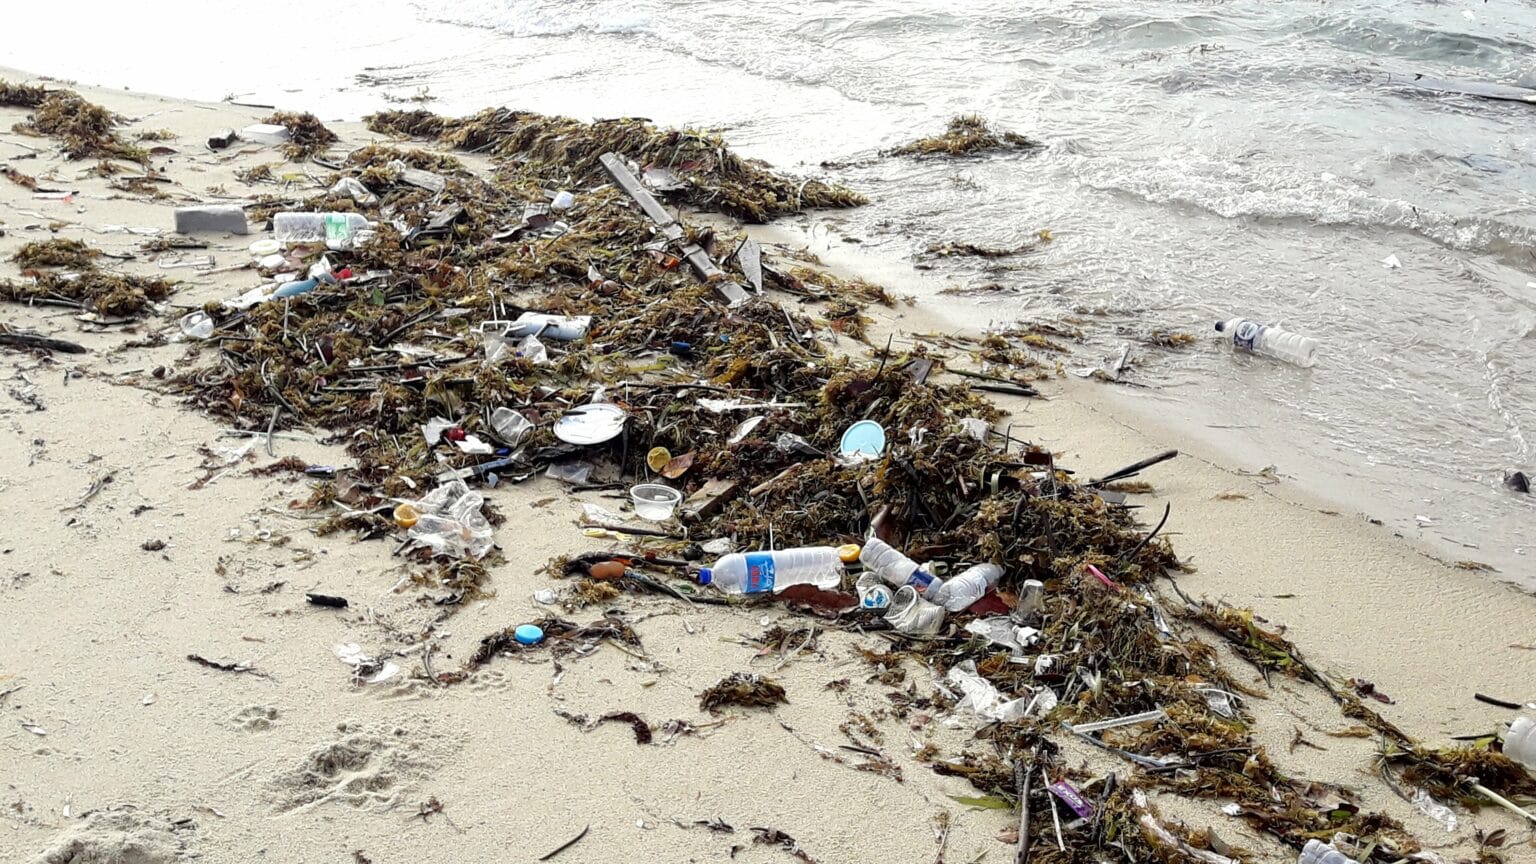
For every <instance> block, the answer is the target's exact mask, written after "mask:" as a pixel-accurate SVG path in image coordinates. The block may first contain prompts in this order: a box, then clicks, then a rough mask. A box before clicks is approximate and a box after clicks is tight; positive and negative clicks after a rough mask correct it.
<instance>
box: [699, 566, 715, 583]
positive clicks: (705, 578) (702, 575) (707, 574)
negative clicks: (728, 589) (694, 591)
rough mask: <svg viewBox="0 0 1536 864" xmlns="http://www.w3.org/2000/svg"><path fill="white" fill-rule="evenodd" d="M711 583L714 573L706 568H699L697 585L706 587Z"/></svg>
mask: <svg viewBox="0 0 1536 864" xmlns="http://www.w3.org/2000/svg"><path fill="white" fill-rule="evenodd" d="M713 581H715V571H713V570H711V569H709V568H708V567H701V568H699V584H700V585H708V584H709V583H711V582H713Z"/></svg>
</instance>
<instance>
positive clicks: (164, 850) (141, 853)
mask: <svg viewBox="0 0 1536 864" xmlns="http://www.w3.org/2000/svg"><path fill="white" fill-rule="evenodd" d="M196 832H197V823H196V822H194V821H192V820H191V819H185V818H176V817H173V816H169V815H167V814H164V813H144V812H141V811H140V810H138V809H137V808H135V807H133V806H132V805H120V806H117V807H109V808H107V809H105V810H93V811H91V812H90V813H87V814H85V815H84V816H82V817H81V818H80V819H78V820H76V821H75V822H73V823H72V824H70V825H69V826H68V827H66V828H65V829H64V830H63V831H61V832H59V835H58V837H57V838H55V839H54V841H53V845H52V846H49V847H48V848H47V849H45V850H43V853H42V854H41V855H38V856H37V857H36V858H34V859H32V862H33V864H81V862H90V864H176V862H179V861H184V860H187V859H189V858H194V857H196V854H195V853H194V852H192V851H191V850H190V849H189V848H188V847H189V844H190V843H191V841H192V837H193V835H194V834H195V833H196Z"/></svg>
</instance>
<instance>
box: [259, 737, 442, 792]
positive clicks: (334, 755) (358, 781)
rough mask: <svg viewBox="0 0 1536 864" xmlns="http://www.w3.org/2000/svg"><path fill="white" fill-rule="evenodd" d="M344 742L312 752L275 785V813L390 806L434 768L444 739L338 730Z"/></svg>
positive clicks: (341, 740) (273, 788)
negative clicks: (329, 805)
mask: <svg viewBox="0 0 1536 864" xmlns="http://www.w3.org/2000/svg"><path fill="white" fill-rule="evenodd" d="M337 731H338V732H340V733H341V734H340V736H339V737H338V738H337V739H336V740H334V741H330V742H327V743H325V744H321V745H320V746H318V747H316V748H315V749H313V750H311V751H310V752H309V753H308V755H306V756H305V757H304V758H303V760H302V761H300V763H299V765H298V766H297V767H295V768H293V769H291V770H289V771H285V772H283V773H282V774H280V775H278V777H277V778H276V779H275V780H274V781H273V782H272V783H271V785H270V790H271V793H272V799H273V801H274V802H275V803H276V805H277V809H278V810H280V811H283V812H291V811H295V810H301V809H309V808H311V807H315V806H318V805H320V804H324V803H326V802H329V801H340V802H343V803H346V804H350V805H352V806H354V807H361V806H364V805H372V804H377V805H386V806H387V805H391V804H395V803H397V802H398V800H399V799H400V797H401V796H402V795H403V794H404V793H405V792H406V791H407V789H408V788H409V787H410V786H411V785H412V784H413V783H414V782H415V781H417V780H419V779H421V778H422V777H424V776H426V774H427V772H428V771H429V770H430V769H432V768H433V767H435V766H436V764H437V761H438V760H437V759H436V758H434V756H433V755H432V751H434V750H435V749H437V747H438V746H440V745H441V741H442V739H441V733H436V732H422V731H421V730H419V729H409V728H406V727H402V726H396V727H392V728H381V729H372V730H371V729H365V728H363V727H361V726H359V725H358V724H356V723H342V724H339V725H338V726H337Z"/></svg>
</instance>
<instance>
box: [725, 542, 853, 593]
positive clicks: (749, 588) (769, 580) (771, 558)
mask: <svg viewBox="0 0 1536 864" xmlns="http://www.w3.org/2000/svg"><path fill="white" fill-rule="evenodd" d="M842 581H843V562H842V561H841V560H839V559H838V557H837V550H836V549H834V548H833V547H831V546H809V547H805V548H801V549H779V550H777V551H774V552H746V553H741V552H735V553H732V554H730V555H727V556H725V557H724V558H721V559H720V560H719V561H716V562H715V566H713V567H705V568H703V569H701V570H700V571H699V584H700V585H714V586H715V587H717V588H719V589H720V590H721V591H724V592H725V593H727V594H761V593H764V592H767V591H775V592H777V591H783V590H784V589H785V588H788V587H789V586H791V585H815V586H816V587H817V588H823V589H826V588H836V587H837V586H838V585H839V584H840V583H841V582H842Z"/></svg>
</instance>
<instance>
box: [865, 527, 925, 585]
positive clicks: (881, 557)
mask: <svg viewBox="0 0 1536 864" xmlns="http://www.w3.org/2000/svg"><path fill="white" fill-rule="evenodd" d="M859 561H860V562H861V563H863V565H864V569H866V570H869V571H871V572H872V573H874V574H875V575H877V576H879V577H880V578H881V579H884V580H885V581H887V582H889V583H891V584H892V585H895V586H896V587H898V588H900V587H901V586H903V585H911V586H912V587H913V588H914V589H915V590H916V591H917V592H918V593H920V594H924V595H927V596H930V597H931V596H933V593H934V592H936V591H938V590H939V589H940V588H942V587H943V586H944V580H943V579H940V578H938V577H936V576H934V575H933V574H931V573H929V572H928V571H926V570H924V569H923V568H921V567H919V566H917V562H916V561H913V560H912V559H911V558H908V557H907V556H906V555H904V554H902V552H901V550H900V549H896V548H894V547H892V546H891V545H890V544H889V543H886V542H885V541H884V540H881V539H880V538H879V537H871V538H869V540H868V541H866V542H865V544H864V548H863V550H862V551H860V552H859Z"/></svg>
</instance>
